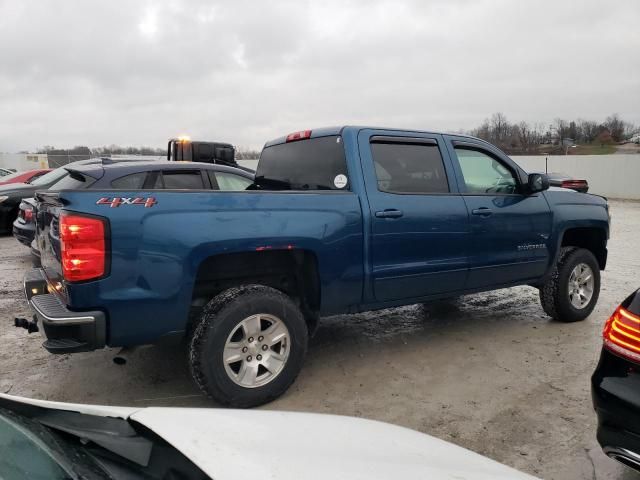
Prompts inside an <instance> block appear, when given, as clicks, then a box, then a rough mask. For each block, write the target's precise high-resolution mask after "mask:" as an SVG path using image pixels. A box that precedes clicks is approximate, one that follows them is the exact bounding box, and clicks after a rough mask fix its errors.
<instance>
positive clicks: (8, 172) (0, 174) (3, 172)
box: [0, 167, 16, 178]
mask: <svg viewBox="0 0 640 480" xmlns="http://www.w3.org/2000/svg"><path fill="white" fill-rule="evenodd" d="M14 173H16V171H15V170H13V169H11V168H1V167H0V178H2V177H6V176H7V175H12V174H14Z"/></svg>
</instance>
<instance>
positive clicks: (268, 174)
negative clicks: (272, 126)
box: [255, 135, 349, 190]
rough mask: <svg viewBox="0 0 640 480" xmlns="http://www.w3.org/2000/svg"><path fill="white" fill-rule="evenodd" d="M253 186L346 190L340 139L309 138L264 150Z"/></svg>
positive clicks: (272, 188)
mask: <svg viewBox="0 0 640 480" xmlns="http://www.w3.org/2000/svg"><path fill="white" fill-rule="evenodd" d="M255 183H256V185H257V186H258V187H259V188H261V189H264V190H348V189H349V184H348V175H347V164H346V161H345V155H344V146H343V144H342V137H340V136H337V135H334V136H329V137H320V138H311V139H309V140H299V141H296V142H289V143H281V144H279V145H273V146H271V147H267V148H265V149H264V150H263V151H262V154H261V155H260V161H259V162H258V169H257V170H256V180H255Z"/></svg>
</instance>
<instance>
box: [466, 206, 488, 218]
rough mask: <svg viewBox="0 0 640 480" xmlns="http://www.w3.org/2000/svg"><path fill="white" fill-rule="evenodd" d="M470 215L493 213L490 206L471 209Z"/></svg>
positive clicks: (484, 215)
mask: <svg viewBox="0 0 640 480" xmlns="http://www.w3.org/2000/svg"><path fill="white" fill-rule="evenodd" d="M471 214H472V215H480V216H481V217H489V216H491V215H492V214H493V212H492V211H491V209H490V208H487V207H480V208H476V209H474V210H471Z"/></svg>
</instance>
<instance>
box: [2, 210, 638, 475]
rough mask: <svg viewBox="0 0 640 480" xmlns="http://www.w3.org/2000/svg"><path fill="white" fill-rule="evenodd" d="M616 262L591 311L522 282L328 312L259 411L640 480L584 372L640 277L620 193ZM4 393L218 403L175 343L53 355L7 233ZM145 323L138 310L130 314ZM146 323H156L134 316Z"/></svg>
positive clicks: (547, 467) (532, 469) (535, 469)
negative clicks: (600, 422)
mask: <svg viewBox="0 0 640 480" xmlns="http://www.w3.org/2000/svg"><path fill="white" fill-rule="evenodd" d="M611 211H612V217H613V220H612V232H611V240H610V244H609V263H608V268H607V271H605V272H604V273H603V279H602V293H601V297H600V301H599V303H598V306H597V307H596V310H595V311H594V313H593V314H592V315H591V317H590V318H589V319H587V320H586V321H584V322H579V323H575V324H561V323H556V322H553V321H550V320H549V318H548V317H546V316H545V315H544V313H543V311H542V309H541V307H540V305H539V302H538V292H537V290H535V289H533V288H529V287H519V288H513V289H507V290H500V291H497V292H491V293H487V294H481V295H473V296H467V297H463V298H462V299H460V300H458V301H456V302H449V303H439V304H434V305H428V306H423V305H414V306H410V307H403V308H398V309H390V310H383V311H379V312H373V313H366V314H360V315H353V316H337V317H332V318H327V319H325V320H324V321H323V323H322V326H321V328H320V330H319V331H318V334H317V335H316V337H315V338H314V339H313V340H312V343H311V346H310V350H309V354H308V358H307V361H306V364H305V367H304V368H303V370H302V373H301V375H300V377H299V378H298V380H297V381H296V383H295V384H294V385H293V387H292V388H291V389H290V390H289V391H288V393H286V394H285V395H284V396H283V397H282V398H280V399H279V400H277V401H275V402H273V403H271V404H270V405H267V406H266V407H264V408H268V409H279V410H296V411H310V412H323V413H334V414H341V415H354V416H360V417H366V418H371V419H376V420H382V421H386V422H391V423H394V424H399V425H403V426H407V427H410V428H413V429H416V430H419V431H422V432H425V433H429V434H431V435H434V436H436V437H439V438H442V439H445V440H449V441H451V442H453V443H456V444H458V445H461V446H463V447H466V448H469V449H471V450H474V451H476V452H479V453H481V454H483V455H487V456H489V457H491V458H493V459H496V460H498V461H500V462H503V463H506V464H508V465H510V466H513V467H515V468H518V469H520V470H523V471H525V472H528V473H531V474H533V475H536V476H539V477H542V478H547V479H593V478H598V479H606V478H608V479H626V480H632V479H637V478H640V477H638V476H636V475H635V474H633V473H631V472H630V471H627V470H625V469H623V468H622V467H619V466H617V464H615V463H614V462H613V461H611V460H609V459H607V458H606V457H605V456H604V455H603V454H602V453H601V452H600V449H599V447H598V445H597V443H596V440H595V415H594V413H593V411H592V407H591V400H590V394H589V377H590V374H591V372H592V371H593V369H594V367H595V365H596V362H597V359H598V355H599V350H600V331H601V328H602V324H603V322H604V321H605V319H606V318H607V317H608V316H609V314H610V313H611V312H612V311H613V309H614V308H615V306H617V305H618V303H619V302H620V301H621V300H622V299H624V298H625V296H626V295H627V294H628V293H630V292H631V291H632V290H633V289H634V288H638V287H639V286H640V281H639V278H638V271H640V251H639V249H638V247H637V244H638V243H637V232H638V231H640V203H638V202H622V201H612V202H611ZM0 251H1V252H2V262H1V264H0V391H1V392H9V393H11V394H15V395H23V396H28V397H35V398H43V399H48V400H59V401H70V402H86V403H103V404H112V405H132V406H146V405H160V406H197V407H203V406H211V405H212V404H211V402H210V401H208V400H207V399H206V398H204V397H203V396H201V394H200V393H199V391H198V390H197V389H196V387H195V386H194V385H193V384H192V382H191V379H190V376H189V374H188V370H187V364H186V361H185V355H186V353H185V351H184V349H183V347H182V346H180V345H173V346H156V347H145V348H142V349H139V350H137V351H136V352H134V353H133V354H132V355H131V357H130V360H129V362H128V363H127V365H125V366H117V365H115V364H114V363H113V362H112V359H113V357H114V355H115V353H116V350H104V351H100V352H94V353H86V354H76V355H61V356H53V355H50V354H48V353H47V352H46V351H45V350H43V349H42V348H41V342H42V340H41V338H40V336H39V334H36V335H27V333H26V331H25V330H21V329H20V330H19V329H16V328H14V327H13V317H14V316H16V315H17V316H27V315H28V314H29V312H28V309H27V307H26V304H25V302H24V300H23V296H22V276H23V273H24V271H25V270H26V269H28V268H30V257H29V251H28V249H27V248H25V247H23V246H22V245H20V244H18V243H17V242H16V241H15V240H14V239H13V238H12V237H10V236H4V237H2V238H0ZM136 320H138V319H136ZM139 320H140V321H152V319H139Z"/></svg>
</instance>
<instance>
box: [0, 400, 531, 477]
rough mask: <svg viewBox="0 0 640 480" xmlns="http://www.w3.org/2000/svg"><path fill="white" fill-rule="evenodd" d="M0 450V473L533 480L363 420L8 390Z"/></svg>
mask: <svg viewBox="0 0 640 480" xmlns="http://www.w3.org/2000/svg"><path fill="white" fill-rule="evenodd" d="M0 451H1V452H2V456H3V459H2V460H3V461H2V462H0V478H35V479H38V478H43V479H44V478H52V479H63V478H64V479H67V478H68V479H71V478H87V479H103V478H112V479H125V478H126V479H130V480H135V479H141V480H142V479H148V480H150V479H184V480H188V479H215V480H249V479H261V478H265V479H267V478H271V479H274V478H277V479H278V480H300V479H305V480H325V479H336V480H339V479H345V480H346V479H348V480H364V479H367V480H381V479H391V478H398V479H403V480H413V479H415V480H424V479H430V480H445V479H463V478H464V479H467V480H535V479H534V477H531V476H529V475H526V474H524V473H521V472H518V471H517V470H514V469H512V468H509V467H507V466H505V465H502V464H500V463H498V462H495V461H493V460H490V459H488V458H486V457H483V456H482V455H478V454H477V453H473V452H471V451H469V450H465V449H464V448H461V447H458V446H455V445H453V444H451V443H447V442H445V441H444V440H439V439H437V438H434V437H430V436H429V435H425V434H424V433H419V432H416V431H413V430H409V429H408V428H402V427H396V426H394V425H389V424H386V423H382V422H374V421H371V420H364V419H360V418H351V417H340V416H336V415H321V414H315V413H294V412H277V411H267V410H225V409H217V408H166V407H165V408H159V407H147V408H140V407H137V408H134V407H131V408H127V407H105V406H97V405H79V404H68V403H57V402H48V401H44V400H32V399H28V398H21V397H12V396H8V395H4V394H0ZM7 476H8V477H7Z"/></svg>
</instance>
